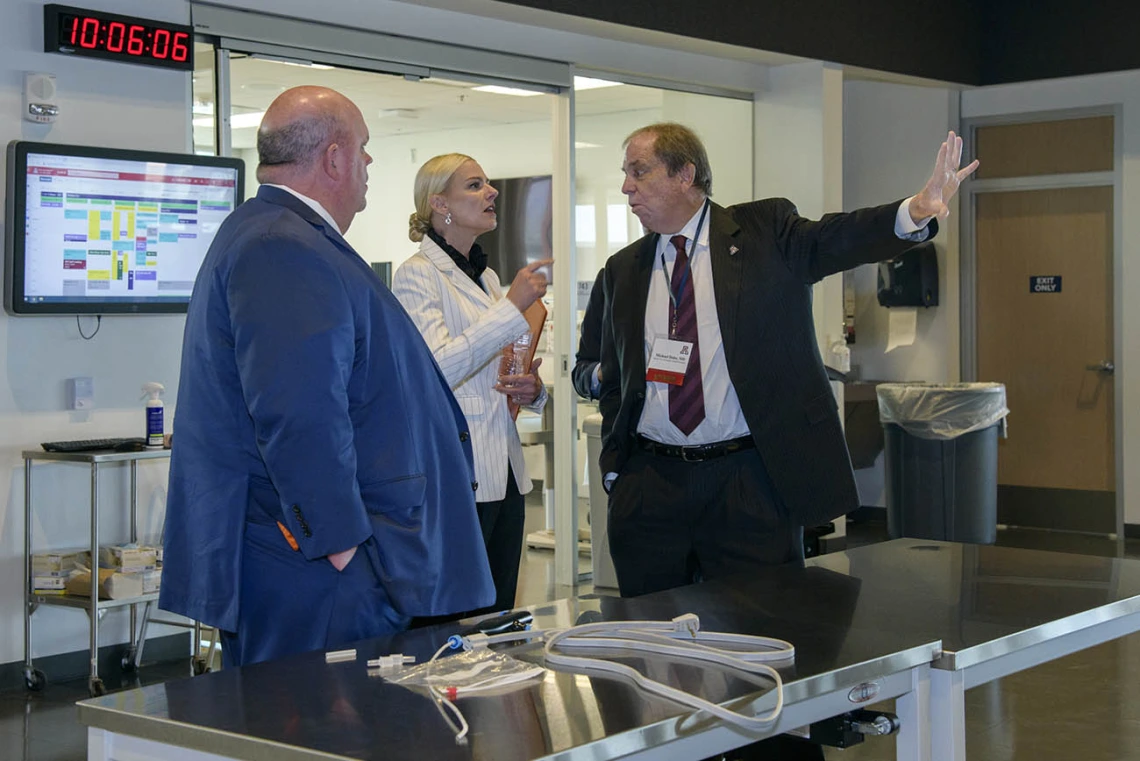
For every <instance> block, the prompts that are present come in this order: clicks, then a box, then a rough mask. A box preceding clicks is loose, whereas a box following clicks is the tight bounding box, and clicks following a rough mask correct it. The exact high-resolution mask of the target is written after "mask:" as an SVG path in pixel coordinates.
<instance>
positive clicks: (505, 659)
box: [387, 648, 546, 690]
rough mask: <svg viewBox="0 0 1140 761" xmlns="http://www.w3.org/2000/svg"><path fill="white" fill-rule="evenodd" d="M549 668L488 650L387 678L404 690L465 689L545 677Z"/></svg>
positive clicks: (426, 664) (442, 660) (470, 652)
mask: <svg viewBox="0 0 1140 761" xmlns="http://www.w3.org/2000/svg"><path fill="white" fill-rule="evenodd" d="M545 673H546V669H544V668H543V667H542V666H538V665H535V664H533V663H527V662H526V661H521V660H519V659H518V658H512V657H511V656H509V655H504V654H503V653H499V652H495V651H493V650H489V649H487V648H477V649H474V650H466V651H464V652H462V653H457V654H455V655H449V656H447V657H444V658H439V659H438V660H435V661H432V662H429V663H422V664H420V665H418V666H412V667H411V668H406V669H403V670H402V671H400V672H399V673H398V674H394V675H392V676H390V677H387V681H389V682H392V683H394V684H399V685H402V686H404V687H409V688H415V687H423V688H426V687H435V688H436V689H438V690H446V689H447V688H448V687H458V688H459V689H461V690H463V689H466V690H472V689H479V688H482V687H490V686H498V687H501V686H505V685H508V684H515V683H521V682H524V681H529V680H530V679H536V678H539V677H541V676H543V675H544V674H545Z"/></svg>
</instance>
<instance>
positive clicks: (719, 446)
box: [637, 436, 756, 462]
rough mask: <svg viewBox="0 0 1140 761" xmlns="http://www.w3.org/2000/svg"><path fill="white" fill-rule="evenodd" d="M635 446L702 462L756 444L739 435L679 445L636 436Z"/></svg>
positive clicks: (750, 438)
mask: <svg viewBox="0 0 1140 761" xmlns="http://www.w3.org/2000/svg"><path fill="white" fill-rule="evenodd" d="M637 446H638V447H639V448H641V449H643V450H645V451H646V452H649V453H651V454H655V455H659V456H661V457H676V458H677V459H678V460H684V461H685V462H704V461H705V460H712V459H714V458H717V457H724V456H725V455H726V454H732V453H733V452H742V451H744V450H745V449H752V448H753V447H755V446H756V442H755V441H753V440H752V437H751V436H741V437H740V438H739V439H729V440H728V441H717V442H714V443H712V444H699V445H697V446H692V447H680V446H676V445H675V444H661V443H660V442H657V441H654V440H653V439H647V438H645V437H644V436H638V437H637Z"/></svg>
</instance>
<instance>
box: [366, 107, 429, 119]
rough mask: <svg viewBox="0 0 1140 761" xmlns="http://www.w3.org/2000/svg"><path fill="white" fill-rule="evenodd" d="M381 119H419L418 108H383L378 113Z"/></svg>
mask: <svg viewBox="0 0 1140 761" xmlns="http://www.w3.org/2000/svg"><path fill="white" fill-rule="evenodd" d="M376 116H378V117H379V118H381V119H419V118H420V111H419V109H418V108H382V109H380V110H379V111H377V112H376Z"/></svg>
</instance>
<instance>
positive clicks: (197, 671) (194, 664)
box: [190, 658, 210, 676]
mask: <svg viewBox="0 0 1140 761" xmlns="http://www.w3.org/2000/svg"><path fill="white" fill-rule="evenodd" d="M190 670H191V671H192V672H193V673H194V676H201V675H202V674H206V673H208V672H209V671H210V667H209V666H207V665H206V659H205V658H191V659H190Z"/></svg>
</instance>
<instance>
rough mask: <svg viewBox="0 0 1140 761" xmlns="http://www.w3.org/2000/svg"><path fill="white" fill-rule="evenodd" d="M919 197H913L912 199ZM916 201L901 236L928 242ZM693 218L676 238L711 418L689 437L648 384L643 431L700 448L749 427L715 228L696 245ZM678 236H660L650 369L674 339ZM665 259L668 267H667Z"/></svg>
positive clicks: (662, 392)
mask: <svg viewBox="0 0 1140 761" xmlns="http://www.w3.org/2000/svg"><path fill="white" fill-rule="evenodd" d="M912 198H913V196H912ZM910 200H911V199H910V198H908V199H906V200H905V201H903V202H902V203H901V204H900V205H899V211H898V215H897V216H896V217H895V234H896V235H897V236H898V237H900V238H904V239H907V240H914V241H915V242H921V241H923V240H925V239H926V237H927V235H928V231H927V229H926V225H927V223H928V222H929V221H930V220H923V222H922V224H921V225H916V224H915V223H914V221H913V220H912V219H911V218H910ZM703 208H704V207H703V206H702V207H701V209H698V210H697V212H696V214H694V215H693V216H692V218H690V219H689V221H688V223H686V224H685V226H684V227H682V228H681V230H680V231H679V232H677V233H674V235H684V236H685V238H686V239H687V240H688V241H689V242H688V244H687V246H688V248H687V250H688V253H689V266H690V268H691V270H690V274H689V277H690V280H691V282H692V284H693V296H694V298H695V299H696V307H697V338H698V340H699V341H700V355H701V380H702V384H703V387H704V396H705V419H704V420H702V421H701V422H700V424H699V425H698V426H697V427H696V428H694V429H693V432H692V433H690V434H689V435H688V436H686V435H685V434H683V433H681V431H680V429H678V428H677V426H675V425H673V423H672V422H671V421H670V420H669V388H670V385H669V384H668V383H661V382H657V381H647V382H646V384H645V407H644V409H643V410H642V412H641V420H640V421H639V422H638V425H637V432H638V433H639V434H641V435H642V436H645V437H646V438H649V439H653V440H654V441H657V442H660V443H662V444H675V445H679V446H697V445H700V444H711V443H714V442H718V441H728V440H729V439H736V438H740V437H742V436H748V435H749V433H750V431H749V430H748V423H747V422H746V421H745V420H744V412H743V411H742V410H741V409H740V400H739V399H737V397H736V389H735V388H734V387H733V385H732V380H731V379H730V378H729V376H728V362H727V360H726V358H725V356H724V340H723V338H722V337H721V333H720V320H719V319H718V316H717V311H716V296H715V295H714V292H713V273H712V258H711V256H710V254H709V225H710V221H709V220H708V219H706V220H705V224H704V225H703V226H702V228H701V232H700V238H699V239H698V240H697V241H696V244H695V245H694V244H693V242H692V239H693V236H694V235H696V234H697V225H698V224H699V223H700V218H701V211H702V210H703ZM672 237H673V236H672V235H659V236H658V238H657V250H656V252H655V254H654V257H653V273H652V275H651V276H650V280H649V296H648V298H647V300H646V304H645V360H646V365H647V366H648V363H649V358H650V354H651V352H652V349H653V342H654V340H656V339H657V338H658V337H668V335H667V334H668V332H669V331H668V324H667V323H668V319H669V286H668V284H667V283H668V282H671V280H672V277H673V264H674V262H675V261H676V260H677V251H676V249H674V248H673V244H672V242H671V240H670V239H671V238H672ZM662 257H664V265H663V264H662Z"/></svg>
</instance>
